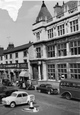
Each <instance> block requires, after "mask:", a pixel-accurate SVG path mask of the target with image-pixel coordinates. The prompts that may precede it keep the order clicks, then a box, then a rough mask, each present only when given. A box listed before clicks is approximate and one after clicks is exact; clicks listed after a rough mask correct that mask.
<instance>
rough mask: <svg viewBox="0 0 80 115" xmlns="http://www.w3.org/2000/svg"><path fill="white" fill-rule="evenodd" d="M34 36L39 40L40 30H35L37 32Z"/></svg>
mask: <svg viewBox="0 0 80 115" xmlns="http://www.w3.org/2000/svg"><path fill="white" fill-rule="evenodd" d="M36 38H37V41H39V40H40V32H37V33H36Z"/></svg>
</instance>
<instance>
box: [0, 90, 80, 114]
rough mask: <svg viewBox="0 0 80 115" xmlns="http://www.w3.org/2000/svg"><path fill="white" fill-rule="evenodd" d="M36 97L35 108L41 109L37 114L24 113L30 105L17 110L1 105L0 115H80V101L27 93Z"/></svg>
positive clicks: (34, 92) (58, 96)
mask: <svg viewBox="0 0 80 115" xmlns="http://www.w3.org/2000/svg"><path fill="white" fill-rule="evenodd" d="M27 92H28V93H29V94H34V95H35V97H36V102H35V104H34V106H35V107H37V108H38V109H39V111H38V112H37V113H33V112H30V111H23V109H24V108H27V107H29V105H20V106H17V107H15V108H10V107H5V106H3V105H2V104H0V115H26V114H28V115H31V114H37V115H64V114H65V115H80V101H79V100H66V99H64V98H61V97H60V95H48V94H45V93H39V92H37V91H27Z"/></svg>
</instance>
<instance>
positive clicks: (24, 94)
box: [22, 93, 28, 103]
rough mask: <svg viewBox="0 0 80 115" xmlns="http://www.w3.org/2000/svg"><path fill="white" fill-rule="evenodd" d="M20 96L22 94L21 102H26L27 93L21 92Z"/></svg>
mask: <svg viewBox="0 0 80 115" xmlns="http://www.w3.org/2000/svg"><path fill="white" fill-rule="evenodd" d="M22 96H23V100H22V101H23V102H22V103H27V100H28V94H27V93H23V94H22Z"/></svg>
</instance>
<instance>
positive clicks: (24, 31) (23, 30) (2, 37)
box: [0, 0, 62, 49]
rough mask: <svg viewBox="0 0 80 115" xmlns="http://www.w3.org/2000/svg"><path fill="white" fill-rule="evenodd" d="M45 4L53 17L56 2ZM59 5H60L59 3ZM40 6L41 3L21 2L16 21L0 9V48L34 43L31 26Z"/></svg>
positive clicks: (46, 2)
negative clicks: (11, 44)
mask: <svg viewBox="0 0 80 115" xmlns="http://www.w3.org/2000/svg"><path fill="white" fill-rule="evenodd" d="M1 1H4V0H1ZM5 1H7V0H5ZM9 1H10V0H9ZM45 4H46V6H47V8H48V10H49V11H50V13H51V14H52V16H53V15H54V10H53V7H54V5H55V4H56V1H45ZM60 4H62V2H61V1H60ZM41 5H42V1H26V0H25V1H23V2H22V6H19V11H18V15H17V18H16V19H12V17H10V14H9V12H8V11H7V10H4V9H5V8H4V9H0V47H4V49H6V48H7V46H8V44H9V43H13V44H14V46H15V47H17V46H20V45H23V44H27V43H28V42H29V41H32V42H33V41H34V39H33V32H32V24H33V23H35V20H36V18H37V16H38V13H39V11H40V8H41ZM11 14H12V13H11ZM13 15H14V14H13Z"/></svg>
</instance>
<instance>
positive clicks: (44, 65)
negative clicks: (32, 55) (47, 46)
mask: <svg viewBox="0 0 80 115" xmlns="http://www.w3.org/2000/svg"><path fill="white" fill-rule="evenodd" d="M42 64H43V80H47V67H46V62H43V63H42Z"/></svg>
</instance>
